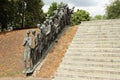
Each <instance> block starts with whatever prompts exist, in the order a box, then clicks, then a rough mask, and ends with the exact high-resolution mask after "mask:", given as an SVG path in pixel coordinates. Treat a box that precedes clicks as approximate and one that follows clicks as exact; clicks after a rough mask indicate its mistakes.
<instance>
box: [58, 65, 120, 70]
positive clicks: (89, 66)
mask: <svg viewBox="0 0 120 80" xmlns="http://www.w3.org/2000/svg"><path fill="white" fill-rule="evenodd" d="M104 66H105V65H104V64H103V66H102V65H101V64H98V65H97V64H93V65H92V64H87V63H84V64H80V63H79V65H66V64H63V65H61V66H60V67H59V69H62V68H68V69H69V68H71V67H72V68H73V69H79V68H84V69H85V68H86V69H91V70H94V68H96V69H103V70H112V71H120V68H119V67H120V64H119V65H118V66H116V65H113V66H109V65H106V66H105V67H104Z"/></svg>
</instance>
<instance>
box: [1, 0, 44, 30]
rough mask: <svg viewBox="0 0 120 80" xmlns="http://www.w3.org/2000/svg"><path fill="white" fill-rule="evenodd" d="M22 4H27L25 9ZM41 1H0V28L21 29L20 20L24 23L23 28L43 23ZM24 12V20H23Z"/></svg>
mask: <svg viewBox="0 0 120 80" xmlns="http://www.w3.org/2000/svg"><path fill="white" fill-rule="evenodd" d="M23 3H27V6H26V9H25V6H24V4H23ZM43 5H44V3H43V1H42V0H0V28H1V30H2V31H3V30H5V29H7V28H8V27H9V26H12V27H14V28H18V29H19V28H23V27H21V26H22V23H23V22H22V21H23V20H22V19H24V18H25V19H24V21H25V27H26V26H31V25H36V24H37V23H39V22H42V21H44V19H45V14H44V13H43V10H42V7H43ZM23 12H24V16H25V17H24V18H23Z"/></svg>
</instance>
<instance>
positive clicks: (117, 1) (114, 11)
mask: <svg viewBox="0 0 120 80" xmlns="http://www.w3.org/2000/svg"><path fill="white" fill-rule="evenodd" d="M106 15H107V18H108V19H116V18H120V0H114V1H112V2H111V4H110V5H108V6H107V7H106Z"/></svg>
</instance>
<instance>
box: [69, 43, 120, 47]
mask: <svg viewBox="0 0 120 80" xmlns="http://www.w3.org/2000/svg"><path fill="white" fill-rule="evenodd" d="M69 48H120V45H119V44H112V45H111V44H108V43H107V44H102V43H96V44H95V43H87V44H86V43H82V44H74V45H70V46H69Z"/></svg>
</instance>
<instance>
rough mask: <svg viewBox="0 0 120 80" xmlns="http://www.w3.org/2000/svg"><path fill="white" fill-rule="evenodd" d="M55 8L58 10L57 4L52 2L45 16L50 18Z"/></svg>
mask: <svg viewBox="0 0 120 80" xmlns="http://www.w3.org/2000/svg"><path fill="white" fill-rule="evenodd" d="M57 8H58V4H57V3H56V2H53V3H52V4H51V6H50V7H49V9H48V12H47V14H49V15H50V16H52V15H53V14H54V10H56V9H57Z"/></svg>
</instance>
